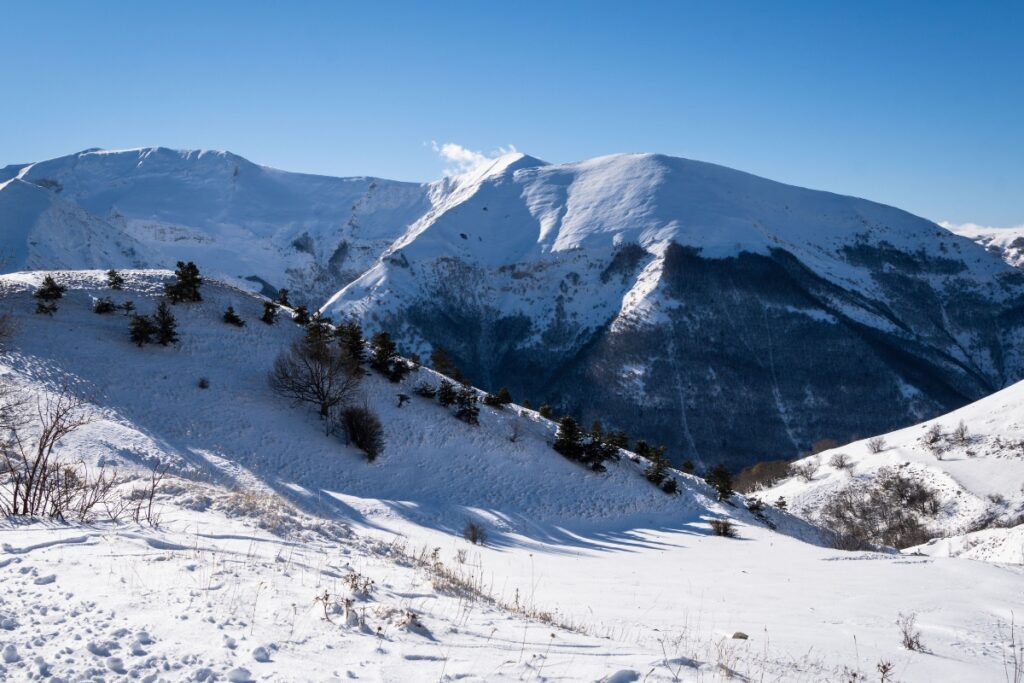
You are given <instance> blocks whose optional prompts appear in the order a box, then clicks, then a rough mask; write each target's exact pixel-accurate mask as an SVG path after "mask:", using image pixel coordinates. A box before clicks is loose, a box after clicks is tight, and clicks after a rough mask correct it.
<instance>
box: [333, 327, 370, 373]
mask: <svg viewBox="0 0 1024 683" xmlns="http://www.w3.org/2000/svg"><path fill="white" fill-rule="evenodd" d="M334 333H335V335H336V336H337V337H338V343H339V344H341V348H343V349H345V351H346V352H347V353H348V355H349V356H350V357H351V358H352V359H353V360H354V361H355V362H356V363H362V362H363V361H364V360H366V340H365V339H363V326H362V325H360V324H359V321H358V320H356V319H355V318H349V319H348V320H345V321H343V322H342V323H340V324H339V325H338V327H337V329H335V331H334Z"/></svg>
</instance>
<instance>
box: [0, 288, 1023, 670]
mask: <svg viewBox="0 0 1024 683" xmlns="http://www.w3.org/2000/svg"><path fill="white" fill-rule="evenodd" d="M44 275H45V274H44V273H18V274H13V275H7V276H3V277H0V310H2V312H4V313H6V314H8V315H10V317H11V320H10V322H11V324H8V326H7V329H9V330H11V334H10V336H9V337H8V338H7V339H5V340H4V348H3V350H2V353H0V366H2V367H0V370H2V379H3V382H4V384H5V385H9V384H14V385H17V386H19V387H21V388H23V389H24V390H25V391H26V392H28V393H29V394H35V395H39V396H42V397H44V398H45V397H46V396H53V395H54V393H55V392H59V391H61V389H62V387H70V388H71V390H72V391H74V392H75V394H76V395H79V396H82V397H85V398H86V399H87V404H86V406H85V410H86V411H87V414H88V415H89V417H90V418H91V421H90V422H89V423H88V424H87V425H85V426H84V427H83V428H81V429H80V430H78V431H76V432H74V433H73V434H72V435H71V436H69V437H68V438H67V439H66V440H64V441H62V442H60V443H59V445H58V449H57V453H58V457H60V458H61V459H63V461H64V462H67V463H77V462H81V463H83V465H85V466H86V467H88V468H89V471H90V472H92V473H93V474H95V473H96V472H97V471H98V469H99V468H100V467H104V468H106V470H107V471H108V472H109V471H112V470H115V469H116V470H117V472H118V473H119V476H120V477H121V481H122V482H123V483H122V484H120V485H119V494H124V495H125V496H126V497H127V499H128V500H138V499H139V496H138V495H136V493H135V492H136V490H137V489H140V488H141V490H142V491H143V496H144V495H145V494H144V492H145V491H146V487H147V486H148V485H149V482H150V477H151V474H152V472H153V471H154V470H159V469H162V468H165V467H166V468H167V474H166V477H165V479H164V480H163V481H162V483H161V484H160V485H159V486H158V488H157V493H156V511H157V514H158V515H159V523H158V524H157V525H156V526H153V525H152V524H150V523H147V522H146V521H145V519H143V520H142V521H141V522H140V523H135V522H129V521H127V520H125V519H122V520H121V522H119V523H111V522H106V521H102V515H101V516H100V519H97V520H96V521H93V522H92V523H90V524H70V525H61V524H52V523H47V522H42V521H25V522H12V521H6V522H4V523H3V524H2V527H0V584H2V585H3V586H4V590H3V591H2V592H0V660H2V661H0V678H3V679H5V680H35V679H40V678H42V679H47V678H46V677H47V676H49V677H51V678H49V679H47V680H57V679H60V680H79V679H83V678H89V679H96V678H103V680H111V681H115V680H116V681H120V680H150V681H158V680H199V681H211V680H228V681H249V680H273V681H279V680H280V681H286V680H310V679H312V680H346V679H359V680H368V681H399V680H402V681H405V680H435V679H439V680H446V679H458V680H467V681H476V680H480V681H484V680H486V681H492V680H522V679H524V678H529V679H534V678H536V679H539V680H601V681H618V682H621V681H636V680H641V679H646V680H649V681H680V680H681V681H715V680H727V679H732V680H735V679H741V680H762V679H763V680H779V681H822V680H851V679H852V677H853V676H854V675H856V676H857V678H856V680H871V679H872V678H877V675H878V674H877V667H878V666H879V665H882V664H885V663H888V665H889V667H890V668H888V669H887V670H888V671H889V673H890V674H891V675H892V676H895V678H897V679H898V680H902V681H963V680H998V679H999V678H1000V677H1001V676H1002V675H1003V672H1004V671H1005V668H1004V667H1005V666H1007V665H1008V664H1007V663H1008V662H1012V660H1010V659H1009V647H1010V645H1009V642H1010V633H1009V623H1010V620H1011V615H1012V613H1014V612H1016V613H1021V612H1022V611H1024V595H1022V594H1021V592H1020V575H1019V571H1017V570H1015V569H1014V568H1012V567H1004V566H998V565H995V564H988V563H976V562H964V561H963V560H959V559H953V558H943V557H937V558H923V557H913V556H907V555H900V554H893V553H869V552H854V553H847V552H841V551H836V550H832V549H830V548H827V547H824V546H822V545H821V544H820V541H821V540H822V536H821V534H820V533H819V532H818V531H817V530H816V529H814V528H813V527H810V526H809V525H807V524H806V523H803V522H801V521H800V520H798V519H795V518H793V517H791V516H789V515H787V514H784V513H781V512H778V511H776V510H774V509H771V508H768V509H766V510H765V511H764V513H763V515H764V517H763V518H758V517H757V516H755V515H754V514H751V513H750V512H748V511H747V510H746V509H745V508H744V505H743V503H744V501H743V500H742V499H741V498H739V497H734V498H733V499H732V501H731V503H732V504H731V505H730V504H725V503H721V502H718V501H716V500H715V497H714V496H713V495H712V491H711V489H710V487H708V486H707V485H706V484H704V483H703V482H701V481H700V480H698V479H696V478H694V477H691V476H689V475H685V474H680V473H678V472H673V473H672V476H673V477H675V478H676V479H677V481H678V482H679V485H680V490H679V493H678V494H676V495H667V494H665V493H663V492H662V491H661V490H659V489H658V488H656V487H654V486H652V485H651V484H650V483H649V482H648V481H647V480H646V479H644V477H643V475H642V468H643V464H642V463H638V462H634V461H633V460H631V458H630V457H629V454H627V457H624V458H623V459H622V460H621V461H619V462H618V463H611V464H610V466H609V468H608V471H607V472H606V473H603V474H598V473H595V472H591V471H589V470H588V469H585V468H583V467H581V466H579V465H577V464H575V463H572V462H569V461H567V460H566V459H564V458H563V457H561V456H560V455H558V454H557V453H556V452H555V451H554V450H552V448H551V446H550V442H551V439H552V437H553V434H554V425H553V424H552V423H550V422H549V421H547V420H544V419H542V418H540V417H539V416H538V415H537V414H536V413H535V412H533V411H530V410H524V409H522V408H521V407H519V406H508V407H505V408H503V409H500V410H499V409H494V408H490V407H483V408H482V410H481V415H480V424H479V425H470V424H466V423H464V422H461V421H459V420H457V419H455V418H454V417H453V415H452V414H451V412H450V411H449V410H447V409H445V408H443V407H441V406H440V405H439V404H438V403H437V402H436V401H433V400H428V399H426V398H423V397H420V396H417V395H415V393H414V392H413V390H412V389H413V387H414V386H415V385H416V384H418V383H419V382H423V381H427V382H437V381H438V380H439V378H438V377H437V376H436V375H435V374H434V373H432V372H431V371H429V370H427V369H419V370H417V371H416V372H413V373H412V374H410V375H409V376H408V377H407V378H406V379H405V380H403V381H402V382H401V383H398V384H394V383H391V382H389V381H387V380H386V379H384V378H383V377H381V376H380V375H378V374H376V373H371V374H370V375H369V376H367V377H366V378H365V379H364V380H363V382H362V384H361V386H360V390H359V391H360V393H361V396H360V397H359V400H358V401H357V403H359V404H362V403H363V402H365V404H366V405H367V406H368V407H369V408H370V409H371V410H373V411H375V412H376V413H378V414H379V415H380V417H381V419H382V421H383V423H384V431H385V438H386V445H385V448H384V451H383V453H382V454H381V455H380V456H379V457H378V458H377V459H376V460H375V461H374V462H372V463H369V462H367V461H366V459H365V457H364V456H363V455H362V454H361V453H360V452H359V451H357V450H356V449H355V448H354V447H351V446H348V445H345V444H344V443H343V442H342V441H340V440H339V439H338V438H337V437H335V436H327V435H325V434H324V430H323V429H322V425H321V423H320V421H319V420H318V418H317V416H316V414H315V411H314V410H308V409H303V408H300V407H295V406H292V405H290V404H289V403H288V402H287V401H285V400H283V399H281V398H279V397H277V396H275V395H274V394H273V393H272V392H271V391H270V390H269V389H268V387H267V382H266V377H267V372H268V369H269V368H270V367H271V364H272V362H273V359H274V358H275V357H276V355H277V354H278V353H279V352H280V351H281V350H282V349H284V348H286V347H287V345H288V344H289V342H290V341H291V340H293V339H295V338H296V337H297V336H298V335H300V334H301V333H302V331H301V328H299V327H298V326H296V325H294V324H292V323H291V322H290V321H288V320H287V318H286V317H284V316H282V317H281V319H279V320H278V322H277V323H276V324H274V325H265V324H264V323H262V322H260V321H259V320H258V316H259V315H260V314H261V313H262V310H263V306H262V300H261V299H260V298H259V297H257V296H255V295H252V294H250V293H248V292H245V291H243V290H242V289H238V288H236V287H234V286H230V285H225V284H221V283H217V282H207V283H206V284H204V285H203V289H202V295H203V301H202V302H201V303H192V304H179V305H176V306H174V307H173V313H174V315H175V316H176V317H177V320H178V332H179V335H180V342H179V343H177V344H175V345H171V346H168V347H162V346H157V345H151V346H145V347H142V348H139V347H136V346H135V345H134V344H132V343H131V342H130V340H129V337H128V320H127V318H126V317H125V316H124V315H123V314H121V313H120V312H114V313H110V314H106V315H98V314H96V313H94V312H93V307H94V303H95V301H96V300H97V299H100V298H105V297H110V298H111V299H112V300H113V301H114V303H116V304H121V303H123V302H124V301H127V300H131V301H133V302H134V305H135V310H136V311H138V312H142V313H148V312H150V311H151V310H152V309H153V308H155V307H156V305H157V302H158V300H159V299H160V295H161V293H162V284H163V282H165V281H166V280H167V279H168V276H169V273H168V272H166V271H125V272H124V275H125V277H126V280H127V282H126V286H125V289H124V290H121V291H114V290H111V289H109V288H108V287H107V286H106V282H105V278H104V275H103V273H102V272H100V271H93V272H57V273H52V275H53V276H54V277H55V278H56V279H57V281H58V282H60V283H61V284H63V285H65V286H67V288H68V290H67V292H66V293H65V294H64V296H63V298H61V299H60V300H59V301H57V306H58V309H57V311H56V312H55V313H54V315H53V316H52V317H50V316H47V315H41V314H36V313H35V312H34V307H35V302H34V300H33V297H32V295H33V293H34V292H35V291H36V290H37V288H38V287H39V285H40V283H41V282H42V280H43V276H44ZM229 305H230V306H232V307H233V308H234V310H235V311H237V312H238V313H239V314H240V315H241V317H242V318H243V320H244V321H245V322H246V325H245V326H244V327H240V328H239V327H235V326H233V325H228V324H226V323H224V322H223V321H222V314H223V312H224V310H225V309H226V308H227V306H229ZM201 379H205V380H206V382H205V383H204V384H205V388H204V387H203V385H202V384H201V383H200V380H201ZM399 393H405V394H407V395H409V396H410V399H409V400H408V401H402V400H400V399H399V398H398V394H399ZM143 499H144V498H143ZM715 519H718V520H731V521H732V522H733V523H734V524H735V525H736V527H737V532H738V536H739V537H738V538H735V539H731V538H724V537H719V536H714V535H712V534H711V533H710V528H709V523H710V522H711V521H712V520H715ZM467 520H474V521H476V522H478V523H479V524H481V525H482V526H483V528H485V529H486V532H487V535H488V538H487V542H486V544H485V545H482V546H480V545H471V544H470V543H468V542H467V541H465V540H463V539H462V538H461V536H460V534H461V531H462V529H463V527H464V525H465V523H466V521H467ZM767 522H771V524H772V525H774V526H775V527H776V530H772V529H771V528H770V527H769V526H768V524H767ZM900 613H904V614H912V613H913V614H916V615H917V620H916V628H917V629H918V630H920V633H921V640H922V642H923V643H924V646H925V647H926V648H927V650H928V652H917V651H910V650H906V649H904V648H903V647H902V646H901V645H900V639H901V635H900V631H899V629H898V628H897V625H896V624H895V623H894V622H895V620H896V619H897V618H898V616H899V615H900ZM1009 666H1012V663H1010V664H1009ZM1011 670H1012V669H1011Z"/></svg>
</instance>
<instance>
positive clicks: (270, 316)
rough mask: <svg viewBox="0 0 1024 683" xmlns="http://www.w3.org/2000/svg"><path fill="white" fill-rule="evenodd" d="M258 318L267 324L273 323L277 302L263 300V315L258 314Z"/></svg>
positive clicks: (275, 318)
mask: <svg viewBox="0 0 1024 683" xmlns="http://www.w3.org/2000/svg"><path fill="white" fill-rule="evenodd" d="M260 320H262V321H263V322H265V323H266V324H268V325H273V324H274V323H275V322H276V321H277V304H275V303H274V302H273V301H264V302H263V315H262V316H260Z"/></svg>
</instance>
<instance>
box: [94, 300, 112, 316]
mask: <svg viewBox="0 0 1024 683" xmlns="http://www.w3.org/2000/svg"><path fill="white" fill-rule="evenodd" d="M116 310H117V305H116V304H115V303H114V301H113V300H112V299H111V298H110V297H108V296H105V297H101V298H99V299H96V303H94V304H93V305H92V312H93V313H99V314H100V315H103V314H104V313H113V312H114V311H116Z"/></svg>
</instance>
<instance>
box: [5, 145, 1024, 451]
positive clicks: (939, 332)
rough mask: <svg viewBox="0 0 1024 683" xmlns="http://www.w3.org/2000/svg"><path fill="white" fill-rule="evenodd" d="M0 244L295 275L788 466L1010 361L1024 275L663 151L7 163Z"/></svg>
mask: <svg viewBox="0 0 1024 683" xmlns="http://www.w3.org/2000/svg"><path fill="white" fill-rule="evenodd" d="M0 247H2V248H3V250H4V253H6V254H10V255H11V260H10V261H11V262H10V263H9V264H8V269H9V270H19V269H23V268H43V269H45V268H108V267H110V266H125V267H133V266H134V267H171V266H173V264H174V262H175V261H176V260H178V259H186V260H194V261H195V262H196V263H198V264H199V266H200V267H201V268H202V269H203V270H204V272H208V273H211V274H215V275H217V276H218V277H221V278H224V279H227V280H229V281H231V282H232V283H234V284H236V285H239V286H243V287H245V288H248V289H251V290H254V291H261V292H263V293H273V292H274V291H276V289H278V288H281V287H285V288H289V289H291V290H292V300H293V301H297V302H300V303H306V304H308V305H311V306H322V308H323V309H324V310H325V311H327V312H329V313H330V314H332V315H334V316H335V317H340V316H341V315H347V314H356V315H358V316H359V317H360V318H361V319H362V320H363V323H364V325H365V326H366V327H367V328H368V329H369V330H370V331H376V330H377V329H386V330H388V331H389V332H390V333H391V334H392V335H393V336H394V337H395V338H396V339H397V340H398V341H399V344H400V346H401V348H402V349H403V350H404V351H405V352H407V353H411V352H413V351H415V352H418V353H420V354H421V355H423V356H424V357H426V353H427V352H429V350H430V349H432V348H434V347H436V346H444V347H446V348H447V349H448V350H449V351H450V352H451V354H452V355H453V357H454V359H455V361H456V364H457V365H458V366H459V367H460V368H461V369H462V371H463V373H464V374H465V375H466V376H468V377H469V378H471V379H472V380H473V381H474V382H475V383H476V384H478V385H480V386H482V387H484V388H487V389H490V390H496V389H498V388H499V387H501V386H503V385H506V386H508V388H509V389H511V390H512V392H513V394H515V395H516V396H520V397H523V398H528V399H529V400H530V401H531V402H532V403H533V404H534V405H539V404H540V403H542V402H545V401H547V402H549V403H551V404H553V405H555V406H556V407H557V408H558V409H559V410H561V411H563V412H567V413H573V414H575V415H578V416H579V417H581V418H582V419H583V421H584V422H585V423H589V422H590V421H591V420H593V419H595V418H597V419H601V420H603V421H604V422H606V423H607V424H608V425H609V426H612V427H616V428H621V429H625V430H627V431H628V432H629V433H630V434H631V435H633V436H637V437H643V438H645V439H647V440H649V441H654V442H658V443H665V444H667V445H668V446H669V453H670V456H671V457H672V458H673V460H674V461H676V462H682V461H684V460H687V459H689V460H692V461H694V462H696V463H697V464H698V465H708V466H710V465H713V464H715V463H717V462H719V461H727V462H729V463H730V464H732V465H733V466H738V465H743V464H747V463H749V462H752V461H755V460H759V459H762V458H766V457H793V456H795V455H797V454H798V453H800V452H802V451H805V450H806V449H807V448H808V447H809V446H810V444H811V443H813V442H815V441H817V440H819V439H821V438H825V437H831V438H836V439H839V440H847V439H849V438H853V436H854V435H857V434H868V433H878V432H881V431H886V430H889V429H893V428H895V427H897V426H900V425H903V424H909V423H911V422H917V421H920V420H921V419H924V418H926V417H930V416H932V415H935V414H938V413H940V412H946V411H948V410H951V409H953V408H956V407H959V406H962V405H964V404H966V403H968V402H970V401H972V400H976V399H978V398H980V397H982V396H984V395H987V394H989V393H991V392H993V391H995V390H997V389H1000V388H1002V387H1004V386H1006V385H1008V384H1010V383H1012V382H1014V381H1017V380H1019V379H1020V378H1021V377H1022V376H1024V348H1022V344H1024V341H1022V340H1024V315H1022V313H1021V311H1024V305H1022V303H1024V277H1022V276H1021V274H1020V273H1019V272H1018V271H1016V270H1015V269H1013V268H1012V267H1010V266H1009V265H1007V264H1005V263H1003V262H1002V261H1001V259H1000V258H999V257H998V255H997V254H993V253H990V252H989V251H987V250H986V249H985V248H983V247H981V246H979V245H978V244H975V243H974V242H973V241H972V240H970V239H967V238H965V237H960V236H956V235H953V234H951V233H950V232H949V231H947V230H944V229H942V228H940V227H939V226H937V225H935V224H934V223H931V222H930V221H926V220H924V219H921V218H918V217H916V216H912V215H910V214H908V213H906V212H903V211H900V210H898V209H895V208H892V207H887V206H882V205H879V204H876V203H873V202H869V201H866V200H862V199H857V198H853V197H845V196H840V195H835V194H831V193H827V192H818V191H813V190H808V189H804V188H798V187H792V186H788V185H783V184H780V183H776V182H773V181H770V180H767V179H764V178H758V177H756V176H752V175H749V174H746V173H742V172H740V171H735V170H732V169H728V168H724V167H721V166H716V165H714V164H707V163H702V162H697V161H690V160H686V159H678V158H672V157H666V156H662V155H656V154H617V155H611V156H605V157H599V158H595V159H590V160H587V161H582V162H577V163H568V164H548V163H545V162H543V161H540V160H538V159H535V158H533V157H530V156H527V155H524V154H519V153H514V154H507V155H504V156H502V157H500V158H498V159H496V160H494V161H492V162H490V163H489V164H485V165H483V166H481V167H479V168H476V169H474V170H472V171H470V172H468V173H465V174H462V175H458V176H453V177H449V178H445V179H443V180H440V181H437V182H434V183H427V184H422V185H418V184H410V183H397V182H391V181H385V180H379V179H370V178H326V177H320V176H310V175H303V174H294V173H285V172H282V171H278V170H274V169H269V168H266V167H261V166H257V165H255V164H252V163H250V162H247V161H246V160H244V159H242V158H240V157H238V156H236V155H233V154H230V153H224V152H187V151H185V152H177V151H172V150H167V149H160V148H157V149H143V150H128V151H121V152H105V151H99V150H92V151H87V152H83V153H80V154H75V155H71V156H67V157H62V158H59V159H53V160H50V161H43V162H38V163H34V164H27V165H19V166H11V167H8V168H6V169H3V170H0ZM837 387H838V388H839V390H838V391H837V390H836V388H837Z"/></svg>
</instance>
